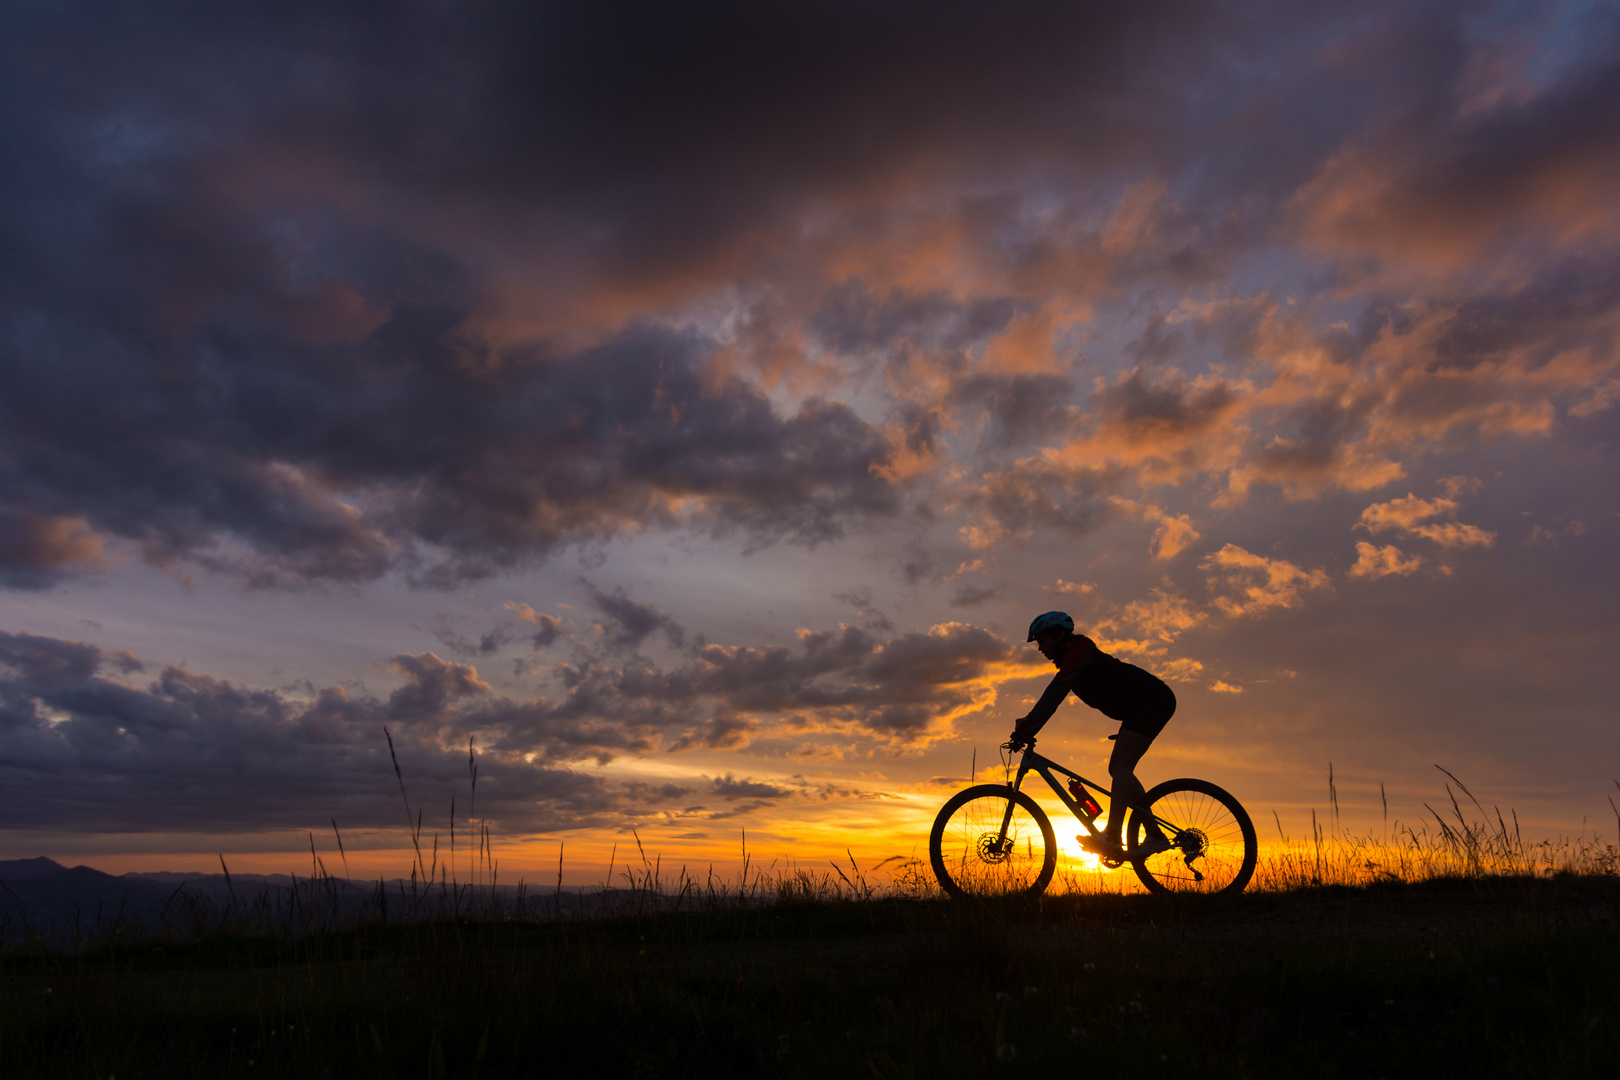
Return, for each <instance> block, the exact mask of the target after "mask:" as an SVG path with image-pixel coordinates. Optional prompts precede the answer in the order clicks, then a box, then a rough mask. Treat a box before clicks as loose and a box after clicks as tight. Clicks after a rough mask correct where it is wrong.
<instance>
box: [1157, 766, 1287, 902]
mask: <svg viewBox="0 0 1620 1080" xmlns="http://www.w3.org/2000/svg"><path fill="white" fill-rule="evenodd" d="M1144 801H1145V802H1146V803H1147V804H1148V806H1149V807H1151V809H1152V814H1151V815H1148V814H1144V813H1142V812H1141V811H1140V810H1136V809H1133V810H1132V811H1131V817H1130V823H1129V824H1128V825H1127V827H1126V833H1125V852H1126V855H1127V856H1128V857H1129V859H1130V861H1131V867H1132V869H1134V870H1135V871H1136V876H1137V877H1139V878H1141V879H1142V884H1144V885H1146V886H1147V887H1148V888H1149V889H1150V890H1152V891H1153V892H1156V893H1175V894H1196V895H1203V896H1214V895H1218V894H1221V893H1239V892H1242V891H1243V888H1244V886H1246V885H1248V883H1249V878H1250V877H1252V876H1253V875H1254V863H1255V859H1256V858H1257V857H1258V855H1259V849H1260V844H1259V841H1257V840H1256V839H1255V835H1254V823H1253V822H1251V821H1250V820H1249V814H1248V812H1247V811H1246V810H1244V809H1243V806H1242V804H1241V803H1239V802H1238V801H1237V800H1236V799H1234V798H1233V797H1232V796H1231V795H1230V794H1228V793H1227V792H1225V791H1223V790H1222V789H1221V788H1218V787H1216V786H1215V785H1214V784H1211V783H1209V782H1208V781H1207V780H1166V781H1165V782H1164V783H1162V784H1160V785H1159V786H1158V787H1155V788H1154V789H1153V790H1152V791H1149V792H1148V793H1147V795H1146V797H1145V800H1144ZM1155 818H1156V819H1157V820H1156V821H1154V820H1153V819H1155ZM1161 835H1162V837H1163V839H1165V840H1168V841H1169V843H1170V846H1169V848H1163V844H1162V843H1161V841H1160V837H1161ZM1155 849H1162V850H1155Z"/></svg>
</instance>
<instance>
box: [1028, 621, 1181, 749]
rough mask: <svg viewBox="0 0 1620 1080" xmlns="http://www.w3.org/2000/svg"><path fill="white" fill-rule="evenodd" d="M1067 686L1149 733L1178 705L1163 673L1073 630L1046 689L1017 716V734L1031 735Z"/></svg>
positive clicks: (1156, 730)
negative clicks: (1127, 659)
mask: <svg viewBox="0 0 1620 1080" xmlns="http://www.w3.org/2000/svg"><path fill="white" fill-rule="evenodd" d="M1070 691H1073V692H1074V694H1075V696H1076V697H1078V698H1079V699H1080V700H1081V701H1083V702H1085V703H1086V704H1087V705H1090V706H1091V707H1092V708H1093V709H1096V710H1097V711H1098V712H1100V713H1102V714H1103V715H1104V716H1106V717H1109V718H1110V719H1113V720H1118V721H1119V722H1120V725H1121V727H1122V728H1126V729H1129V730H1131V731H1136V732H1140V733H1141V734H1143V735H1146V736H1147V737H1148V738H1150V739H1151V738H1153V737H1154V736H1156V735H1158V733H1159V732H1160V731H1162V730H1164V725H1165V724H1166V723H1168V722H1169V720H1170V717H1171V716H1172V715H1173V714H1174V713H1175V711H1176V695H1175V691H1173V690H1171V689H1170V687H1168V686H1166V685H1165V683H1164V681H1163V680H1162V679H1160V678H1159V677H1158V676H1156V675H1154V674H1153V673H1152V672H1148V671H1143V670H1142V669H1141V668H1139V667H1137V666H1136V665H1135V664H1127V663H1126V662H1125V661H1123V660H1120V659H1118V658H1116V657H1114V656H1110V655H1109V654H1108V653H1105V652H1103V651H1102V650H1101V649H1099V648H1097V643H1096V642H1094V641H1092V640H1091V639H1090V638H1088V637H1086V636H1085V635H1084V634H1075V635H1074V641H1073V643H1072V644H1071V645H1070V646H1069V649H1068V651H1067V652H1065V653H1064V654H1063V659H1062V660H1061V661H1060V662H1059V663H1058V673H1057V674H1056V675H1054V676H1052V681H1051V683H1050V684H1048V685H1047V687H1046V692H1045V693H1044V694H1042V695H1041V699H1040V700H1039V701H1037V702H1036V703H1035V707H1034V708H1033V709H1031V710H1030V711H1029V715H1028V716H1026V717H1024V718H1023V719H1022V720H1020V721H1018V725H1017V726H1018V732H1019V734H1021V735H1024V736H1026V737H1033V736H1034V735H1035V733H1036V732H1038V731H1040V730H1041V728H1042V727H1043V726H1045V724H1046V722H1047V721H1048V720H1050V719H1051V718H1052V714H1053V713H1054V712H1056V711H1057V707H1058V706H1059V705H1061V704H1063V699H1064V698H1066V697H1068V696H1069V692H1070Z"/></svg>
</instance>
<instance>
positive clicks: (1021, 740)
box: [1007, 728, 1029, 754]
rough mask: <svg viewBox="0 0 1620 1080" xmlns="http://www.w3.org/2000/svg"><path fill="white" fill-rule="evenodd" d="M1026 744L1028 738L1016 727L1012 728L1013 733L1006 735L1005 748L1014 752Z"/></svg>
mask: <svg viewBox="0 0 1620 1080" xmlns="http://www.w3.org/2000/svg"><path fill="white" fill-rule="evenodd" d="M1028 745H1029V739H1028V738H1027V737H1026V736H1025V735H1024V733H1023V732H1021V731H1019V730H1018V729H1017V728H1013V733H1012V734H1011V735H1009V736H1007V749H1009V750H1011V751H1012V752H1013V753H1015V754H1016V753H1017V752H1018V751H1020V750H1022V749H1023V748H1024V747H1026V746H1028Z"/></svg>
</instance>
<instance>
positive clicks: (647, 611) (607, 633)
mask: <svg viewBox="0 0 1620 1080" xmlns="http://www.w3.org/2000/svg"><path fill="white" fill-rule="evenodd" d="M586 588H587V589H588V590H589V591H590V594H591V603H593V604H595V605H596V608H597V610H599V611H600V612H601V613H602V614H603V615H605V616H606V617H607V621H606V622H605V623H604V624H603V636H604V637H605V639H606V641H607V644H608V647H609V648H612V649H636V648H639V647H640V646H641V644H642V642H644V641H646V640H647V638H648V637H649V636H650V635H651V634H653V633H654V632H656V631H663V634H664V636H665V637H666V638H667V639H668V640H669V643H670V645H672V646H674V647H675V648H677V649H678V648H680V647H681V646H682V645H684V644H685V643H686V631H685V630H684V629H682V628H681V625H680V623H678V622H676V621H675V620H674V619H672V618H670V617H669V616H668V615H665V614H663V613H662V612H660V611H659V610H658V609H657V608H655V607H651V606H649V605H646V604H638V603H637V602H636V601H634V600H632V599H630V598H629V597H628V596H626V595H625V592H624V589H623V588H616V589H614V590H613V592H612V593H611V594H609V593H604V592H602V591H601V590H600V589H598V588H597V587H596V586H594V585H590V584H587V585H586Z"/></svg>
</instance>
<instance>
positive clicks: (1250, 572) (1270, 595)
mask: <svg viewBox="0 0 1620 1080" xmlns="http://www.w3.org/2000/svg"><path fill="white" fill-rule="evenodd" d="M1199 568H1200V569H1203V570H1211V571H1215V573H1213V574H1212V575H1211V576H1210V578H1209V587H1210V589H1211V590H1212V591H1213V590H1222V589H1224V590H1227V591H1228V595H1224V596H1217V597H1215V599H1214V600H1213V604H1214V607H1215V608H1216V610H1218V611H1220V612H1221V613H1223V614H1225V615H1227V616H1229V617H1231V618H1240V617H1243V616H1248V615H1260V614H1264V613H1265V612H1267V611H1274V610H1286V609H1288V608H1292V607H1298V606H1299V605H1300V604H1301V603H1303V602H1304V595H1305V593H1307V592H1313V591H1316V590H1319V589H1327V588H1329V587H1330V586H1329V583H1328V576H1327V572H1326V571H1324V570H1302V569H1301V568H1299V567H1298V566H1295V565H1294V564H1293V563H1291V562H1288V561H1287V560H1286V559H1268V558H1266V557H1265V556H1264V555H1256V554H1254V553H1253V552H1250V551H1245V550H1244V549H1243V548H1240V547H1238V546H1237V545H1236V544H1227V545H1226V546H1225V547H1223V548H1221V550H1219V551H1217V552H1216V553H1215V554H1213V555H1211V556H1210V557H1209V558H1207V559H1205V560H1204V562H1203V563H1201V564H1200V566H1199Z"/></svg>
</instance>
